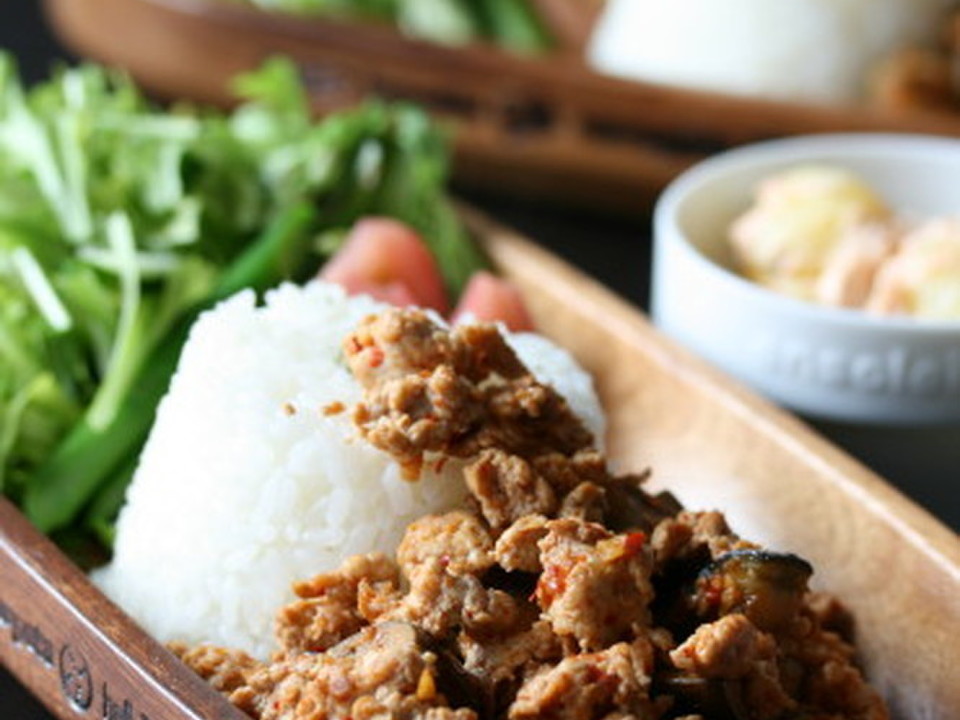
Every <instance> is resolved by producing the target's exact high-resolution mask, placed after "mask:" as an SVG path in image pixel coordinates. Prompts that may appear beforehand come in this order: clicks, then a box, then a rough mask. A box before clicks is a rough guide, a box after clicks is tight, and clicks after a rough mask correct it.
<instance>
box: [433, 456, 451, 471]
mask: <svg viewBox="0 0 960 720" xmlns="http://www.w3.org/2000/svg"><path fill="white" fill-rule="evenodd" d="M447 460H449V458H448V457H447V456H446V455H444V456H443V457H441V458H439V459H438V460H437V461H436V462H435V463H434V464H433V471H434V472H435V473H441V472H443V468H444V467H446V465H447Z"/></svg>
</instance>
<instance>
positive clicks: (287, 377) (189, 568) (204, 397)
mask: <svg viewBox="0 0 960 720" xmlns="http://www.w3.org/2000/svg"><path fill="white" fill-rule="evenodd" d="M383 307H385V306H383V305H382V304H380V303H377V302H375V301H373V300H371V299H370V298H367V297H362V296H361V297H352V298H348V297H347V296H346V295H345V294H344V292H343V291H342V290H341V289H340V288H339V287H338V286H336V285H331V284H328V283H323V282H319V281H315V282H312V283H309V284H308V285H306V286H304V287H298V286H294V285H284V286H281V287H279V288H277V289H276V290H274V291H272V292H270V293H268V294H267V297H266V300H265V304H264V306H262V307H257V306H256V304H255V297H254V295H253V293H252V292H249V291H248V292H243V293H240V294H238V295H236V296H234V297H232V298H230V299H228V300H226V301H224V302H223V303H221V304H220V305H218V306H217V307H216V308H214V309H213V310H211V311H209V312H207V313H204V314H203V315H202V316H201V317H200V318H199V319H198V321H197V322H196V324H195V325H194V327H193V329H192V331H191V333H190V337H189V340H188V342H187V344H186V345H185V347H184V350H183V354H182V356H181V360H180V364H179V367H178V369H177V372H176V375H175V376H174V378H173V380H172V383H171V387H170V390H169V392H168V394H167V396H166V397H165V398H164V400H163V402H162V403H161V405H160V408H159V410H158V414H157V418H156V422H155V424H154V427H153V429H152V431H151V433H150V437H149V439H148V442H147V444H146V447H145V449H144V452H143V454H142V456H141V459H140V464H139V467H138V469H137V471H136V474H135V477H134V480H133V483H132V484H131V486H130V488H129V490H128V492H127V499H126V505H125V506H124V508H123V510H122V512H121V515H120V518H119V522H118V526H117V541H116V545H115V550H114V558H113V561H112V562H111V564H110V565H108V566H106V567H105V568H103V569H101V570H99V571H97V572H95V573H94V579H95V581H96V582H97V583H98V584H99V586H100V587H101V588H102V589H103V590H104V591H105V592H106V593H107V595H108V596H109V597H111V598H112V599H113V600H114V601H115V602H116V603H117V604H118V605H120V606H121V607H122V608H123V609H124V610H126V611H127V612H128V613H129V614H130V615H132V616H133V617H134V618H135V619H136V620H137V621H138V622H140V623H141V625H143V626H144V628H146V630H147V631H148V632H150V633H151V634H152V635H153V636H154V637H155V638H156V639H158V640H160V641H161V642H169V641H183V642H187V643H190V644H199V643H214V644H217V645H223V646H227V647H235V648H240V649H244V650H246V651H247V652H250V653H251V654H253V655H254V656H255V657H259V658H266V657H268V656H269V654H270V653H271V652H272V651H273V650H274V649H275V644H274V640H273V618H274V614H275V612H276V610H277V609H278V608H279V607H280V606H281V605H283V604H284V603H286V602H289V601H291V600H292V599H293V594H292V591H291V589H290V585H291V583H292V582H293V581H295V580H299V579H306V578H309V577H312V576H313V575H315V574H317V573H319V572H324V571H328V570H332V569H335V568H336V567H337V566H339V564H340V563H341V561H342V560H343V559H345V558H346V557H348V556H350V555H353V554H356V553H365V552H371V551H375V550H380V551H385V552H392V551H393V550H394V549H395V548H396V545H397V543H398V542H399V540H400V538H401V537H402V535H403V532H404V530H405V528H406V526H407V524H408V523H409V522H411V521H412V520H414V519H415V518H417V517H420V516H421V515H424V514H426V513H430V512H442V511H445V510H447V509H449V508H451V507H454V506H456V505H458V504H459V503H460V502H462V500H463V499H464V497H465V494H466V491H465V488H464V486H463V482H462V480H461V479H460V477H459V474H458V473H459V470H460V468H461V467H462V465H461V464H459V463H453V462H450V463H447V464H446V465H445V466H444V468H443V471H442V473H441V474H439V475H438V474H435V473H433V472H425V473H424V475H423V477H422V478H421V479H420V480H419V481H418V482H407V481H405V480H403V479H402V478H401V477H400V473H399V469H398V467H397V466H396V464H395V463H394V462H393V461H392V460H391V459H390V458H389V457H388V456H387V455H386V454H385V453H382V452H380V451H378V450H376V449H374V448H373V447H372V446H369V445H368V444H367V443H366V442H364V441H363V440H362V439H360V438H359V437H358V435H357V433H356V431H355V429H354V428H353V427H352V425H351V423H350V420H349V417H348V413H339V414H334V415H328V414H325V413H324V412H323V408H325V407H326V406H328V405H329V404H330V403H333V402H341V403H344V404H345V405H347V406H349V405H350V404H352V403H354V402H356V401H357V400H358V399H359V397H360V388H359V386H358V384H357V383H356V381H355V380H354V379H353V377H352V375H351V374H350V373H349V371H348V370H347V368H346V366H345V364H344V362H343V360H342V356H341V352H340V343H341V341H342V339H343V338H344V337H345V336H346V335H347V334H348V333H349V332H350V331H351V330H353V329H354V327H355V326H356V324H357V323H358V322H359V320H360V319H361V318H363V317H364V316H366V315H368V314H370V313H374V312H377V311H378V310H380V309H382V308H383ZM508 339H509V340H510V341H511V343H512V344H514V345H515V347H516V350H517V352H518V354H519V355H520V357H521V359H522V360H523V361H524V362H526V363H527V364H528V365H529V366H530V367H531V370H533V371H534V372H535V373H537V375H538V377H540V379H541V380H543V381H545V382H549V383H551V384H553V385H554V387H556V388H557V390H558V391H559V392H560V393H561V394H563V395H564V396H565V397H566V398H567V400H568V402H570V404H571V406H572V407H573V408H574V410H575V411H576V412H577V413H578V414H580V416H581V417H582V418H583V419H584V422H585V423H586V424H587V427H589V428H590V429H591V430H592V431H593V432H594V433H595V435H596V436H597V437H598V438H599V437H602V436H603V422H604V420H603V414H602V411H601V409H600V405H599V402H598V400H597V398H596V396H595V394H594V392H593V387H592V383H591V380H590V377H589V376H588V375H587V374H586V373H585V372H584V371H583V370H581V369H580V368H579V367H578V366H577V365H576V363H575V362H574V361H573V360H572V358H571V357H570V356H569V355H568V354H567V353H566V352H565V351H563V350H561V349H559V348H557V347H556V346H554V345H552V344H551V343H550V342H549V341H547V340H545V339H543V338H539V337H535V336H514V337H512V338H508Z"/></svg>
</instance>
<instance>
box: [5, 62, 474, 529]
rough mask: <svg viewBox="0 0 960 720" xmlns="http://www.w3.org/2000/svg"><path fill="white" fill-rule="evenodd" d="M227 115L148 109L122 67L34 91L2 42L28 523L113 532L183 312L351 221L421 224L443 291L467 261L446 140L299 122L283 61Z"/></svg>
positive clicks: (384, 116)
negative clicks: (449, 188)
mask: <svg viewBox="0 0 960 720" xmlns="http://www.w3.org/2000/svg"><path fill="white" fill-rule="evenodd" d="M236 89H237V92H238V94H239V95H240V97H242V98H243V99H244V100H245V102H244V104H242V105H241V106H240V107H238V108H237V109H236V110H235V111H233V112H232V113H229V114H224V113H219V112H214V111H209V110H207V111H205V110H200V109H197V108H193V107H186V106H177V107H173V108H170V109H158V108H156V107H154V106H152V105H151V104H150V103H149V102H148V101H147V100H146V99H145V98H144V97H143V95H142V94H141V93H140V92H139V91H138V90H137V88H136V87H135V86H134V85H133V84H132V83H131V82H130V80H129V79H127V78H126V77H125V76H123V75H120V74H118V73H115V72H111V71H110V70H107V69H104V68H102V67H98V66H95V65H82V66H79V67H73V68H66V69H61V70H59V71H58V72H57V73H56V74H55V75H54V77H52V79H50V80H49V81H48V82H46V83H44V84H41V85H39V86H37V87H35V88H33V89H31V90H27V89H25V88H24V87H23V85H22V84H21V83H20V81H19V79H18V75H17V70H16V67H15V65H14V62H13V61H12V59H11V58H10V57H9V56H6V55H0V423H2V424H0V490H2V491H3V492H4V494H6V495H8V496H9V497H11V498H12V499H13V500H14V501H16V502H18V503H20V504H21V505H22V506H23V508H24V510H25V512H26V513H27V515H28V516H29V517H30V518H31V520H32V521H33V522H34V523H35V524H36V525H37V526H38V527H39V528H41V529H42V530H44V531H48V532H49V531H54V530H58V529H64V530H65V532H66V533H67V534H70V535H71V537H76V536H77V535H78V533H79V534H82V533H83V532H89V533H93V534H95V535H96V536H97V537H99V538H101V539H104V540H109V537H110V535H111V533H112V521H113V517H114V515H115V513H116V511H117V508H118V506H119V503H120V501H121V499H122V497H123V488H124V487H125V484H126V482H127V480H128V479H129V477H130V475H131V473H132V468H133V467H134V463H135V459H136V456H137V454H138V453H139V450H140V447H141V446H142V443H143V441H144V439H145V437H146V434H147V432H148V430H149V427H150V425H151V424H152V421H153V415H154V411H155V409H156V405H157V402H158V401H159V398H160V397H161V396H162V394H163V393H164V392H165V390H166V387H167V385H168V382H169V378H170V375H171V374H172V372H173V369H174V368H175V366H176V362H177V358H178V357H179V352H180V348H181V346H182V344H183V342H184V340H185V338H186V334H187V331H188V329H189V327H190V324H191V323H192V321H193V319H194V318H195V317H196V315H197V313H198V312H200V311H202V310H203V309H204V308H207V307H209V306H211V305H212V304H213V303H215V302H216V301H217V300H219V299H222V298H224V297H226V296H228V295H229V294H231V293H233V292H235V291H237V290H239V289H241V288H244V287H254V288H256V289H260V290H262V289H265V288H267V287H270V286H272V285H274V284H276V283H277V282H279V281H280V280H281V279H284V278H291V279H294V280H302V279H305V278H307V277H309V276H310V275H312V274H313V273H315V272H316V269H317V267H318V266H319V265H320V264H321V262H322V261H323V259H324V257H325V255H326V254H328V253H329V250H330V243H329V242H326V241H325V239H327V240H328V239H329V238H330V237H336V236H341V235H342V234H343V233H344V232H345V231H346V229H347V228H349V226H350V225H351V224H352V223H353V222H354V221H355V220H356V219H357V218H359V217H361V216H363V215H370V214H377V215H388V216H392V217H396V218H399V219H401V220H403V221H405V222H407V223H409V224H410V225H412V226H413V227H415V228H416V229H418V230H419V231H420V232H421V234H422V235H423V237H424V239H425V240H426V241H427V243H428V244H429V245H430V246H431V248H432V250H433V251H434V253H435V254H436V256H437V258H438V260H439V263H440V266H441V270H442V272H443V273H444V276H445V278H446V281H447V283H448V286H449V287H450V289H451V291H452V292H454V293H456V292H458V291H459V289H460V288H461V287H462V285H463V283H464V282H465V279H466V277H467V275H469V273H470V272H471V271H472V270H473V269H475V268H476V267H478V266H480V265H482V258H481V257H480V255H479V254H478V250H477V249H476V248H475V247H474V246H473V244H472V243H471V242H469V239H468V238H467V235H466V233H465V230H464V228H463V227H462V225H461V224H460V222H459V220H458V218H457V216H456V214H455V211H454V210H453V208H452V206H451V204H450V202H449V200H448V198H447V196H446V189H445V188H446V181H447V153H446V147H445V143H444V139H443V137H442V136H441V135H440V134H439V133H438V130H437V128H435V127H434V126H433V125H431V123H430V122H429V121H428V119H427V118H426V117H425V116H424V114H423V113H422V112H421V111H419V110H418V109H416V108H414V107H411V106H406V105H385V104H382V103H376V102H371V103H368V104H366V105H364V106H362V107H360V108H358V109H357V110H354V111H351V112H346V113H343V114H339V115H335V116H331V117H329V118H327V119H326V120H324V121H323V122H320V123H315V122H313V121H312V119H311V117H310V113H309V103H308V99H307V98H306V96H305V94H304V91H303V89H302V86H301V84H300V81H299V78H298V76H297V73H296V71H295V69H294V68H293V67H292V65H290V64H289V63H288V62H286V61H281V60H275V61H270V62H268V63H267V64H265V65H264V67H262V68H261V69H260V70H259V71H257V72H255V73H251V74H249V75H245V76H243V77H241V78H238V80H237V82H236Z"/></svg>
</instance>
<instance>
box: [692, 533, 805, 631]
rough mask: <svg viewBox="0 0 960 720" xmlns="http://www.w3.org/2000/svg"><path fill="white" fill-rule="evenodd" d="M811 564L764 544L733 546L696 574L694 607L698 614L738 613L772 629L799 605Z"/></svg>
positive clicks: (781, 625) (788, 618)
mask: <svg viewBox="0 0 960 720" xmlns="http://www.w3.org/2000/svg"><path fill="white" fill-rule="evenodd" d="M812 574H813V567H812V566H811V565H810V563H808V562H807V561H806V560H804V559H803V558H801V557H798V556H797V555H793V554H790V553H775V552H770V551H768V550H753V549H748V550H733V551H731V552H728V553H725V554H724V555H721V556H720V557H719V558H717V559H716V560H714V561H713V562H712V563H710V564H709V565H708V566H707V567H705V568H704V569H703V570H702V571H701V572H700V575H699V577H698V578H697V582H696V586H695V595H694V607H695V610H696V612H697V615H699V616H700V617H702V618H709V619H714V618H718V617H721V616H723V615H728V614H730V613H743V614H744V615H746V616H747V618H748V619H749V620H750V621H751V622H752V623H753V624H754V625H756V626H757V627H758V628H760V629H761V630H763V631H765V632H772V633H776V632H777V631H778V630H780V629H782V628H784V627H785V626H786V625H787V624H788V623H789V622H790V621H791V620H792V619H793V618H794V617H796V615H797V613H798V612H799V611H800V608H801V606H802V604H803V598H804V595H805V594H806V592H807V582H808V581H809V579H810V576H811V575H812Z"/></svg>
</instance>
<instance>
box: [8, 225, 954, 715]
mask: <svg viewBox="0 0 960 720" xmlns="http://www.w3.org/2000/svg"><path fill="white" fill-rule="evenodd" d="M465 212H466V214H467V216H468V219H470V221H471V222H472V224H473V226H474V227H475V228H476V229H477V230H478V231H479V234H480V235H481V236H482V237H484V238H485V244H486V248H487V249H488V250H489V252H490V255H491V256H492V258H493V260H494V262H495V264H496V265H497V266H498V267H499V269H500V271H501V272H502V273H503V274H504V275H506V276H508V277H510V278H511V279H512V280H513V281H514V282H516V283H517V284H518V285H519V286H520V288H521V289H522V291H523V292H524V294H525V297H526V299H527V301H528V302H529V305H530V308H531V310H532V312H533V314H534V317H535V319H536V321H537V323H538V325H539V327H540V328H541V329H542V332H544V333H545V334H546V335H548V336H550V337H552V338H554V339H555V340H556V341H557V342H559V343H560V344H562V345H563V346H565V347H567V348H568V349H569V350H571V351H572V352H573V353H574V355H575V356H576V357H577V358H578V359H579V360H580V362H581V363H582V364H583V365H584V366H585V367H586V368H587V369H588V370H589V371H591V372H592V373H593V374H594V377H595V378H596V381H597V384H598V389H599V392H600V394H601V397H602V399H603V401H604V404H605V407H606V408H607V411H608V414H609V421H610V432H609V437H608V448H609V451H610V455H611V458H612V461H613V462H614V463H616V465H617V466H618V467H619V468H621V469H633V470H642V469H644V468H647V467H650V468H652V469H653V473H654V475H653V477H654V480H653V482H654V483H655V484H656V485H657V486H666V487H669V488H670V489H671V490H673V491H674V492H675V493H676V494H677V495H678V497H679V498H680V499H681V501H683V502H684V503H685V504H686V505H687V506H688V507H691V508H696V509H708V508H718V509H721V510H723V511H724V512H726V513H727V515H728V517H729V518H730V520H731V523H732V525H733V527H734V528H735V529H736V530H737V531H738V532H740V534H741V535H743V536H745V537H748V538H751V539H756V540H760V541H762V542H764V543H767V544H769V545H771V546H773V547H775V548H778V549H782V550H790V551H794V552H797V553H800V554H802V555H803V556H805V557H807V558H808V559H809V560H811V561H812V562H813V564H814V566H815V567H816V568H817V572H816V575H815V576H814V577H815V582H816V584H817V585H818V586H820V587H823V588H829V589H830V590H831V591H833V592H835V593H836V594H838V595H839V596H840V597H841V598H842V599H843V600H844V601H845V602H847V603H848V604H849V605H850V606H851V607H852V609H853V611H854V612H855V614H856V618H857V622H858V627H859V629H860V632H859V643H860V648H861V651H862V655H863V661H864V663H865V665H866V668H867V670H868V672H869V675H870V677H871V678H872V680H873V682H874V683H875V684H876V685H877V686H878V687H879V688H880V689H881V691H882V692H883V693H884V695H885V696H886V697H887V698H888V700H889V701H890V704H891V707H892V708H893V709H894V711H895V717H896V718H900V719H901V720H907V719H909V720H953V719H954V718H957V717H960V683H958V682H957V668H958V667H960V643H958V642H957V638H960V602H958V601H957V598H958V597H960V538H958V537H957V535H956V534H954V533H953V532H951V531H950V530H948V529H947V528H946V527H944V526H943V525H941V524H940V523H938V522H937V521H936V520H934V519H933V518H932V517H931V516H930V515H928V514H927V513H926V512H924V511H923V510H921V509H920V508H918V507H917V506H916V505H914V504H913V503H911V502H910V501H909V500H907V499H906V498H904V497H903V496H901V495H900V494H899V493H898V492H897V491H896V490H894V489H893V488H892V487H891V486H889V485H888V484H886V483H885V482H884V481H883V480H881V479H880V478H878V477H877V476H875V475H873V474H872V473H871V472H869V471H868V470H866V469H865V468H864V467H862V466H861V465H859V464H858V463H856V462H855V461H854V460H852V459H851V458H850V457H848V456H846V455H845V454H844V453H842V452H841V451H840V450H838V449H836V448H834V447H833V446H831V445H830V444H829V443H827V442H826V441H825V440H823V439H821V438H820V437H819V436H817V435H815V434H814V433H813V432H812V431H810V430H809V429H808V428H807V427H806V426H804V425H803V424H802V423H800V422H799V421H798V420H796V419H795V418H793V417H792V416H790V415H788V414H787V413H785V412H783V411H781V410H779V409H776V408H774V407H773V406H771V405H770V404H769V403H767V402H766V401H763V400H761V399H760V398H758V397H756V396H754V395H753V394H751V393H749V392H748V391H746V390H744V389H742V388H740V387H739V386H737V385H735V384H734V383H733V382H731V381H730V380H728V379H727V378H726V377H725V376H723V375H721V374H720V373H718V372H716V371H714V370H712V369H711V368H709V367H707V366H706V364H705V363H703V362H702V361H700V360H698V359H696V358H694V357H693V356H691V355H690V354H689V353H687V352H685V351H683V350H681V349H679V348H678V347H676V346H674V345H673V344H672V343H671V342H670V341H668V340H666V339H665V338H664V337H662V336H661V335H660V334H658V332H657V331H656V330H655V329H653V328H652V327H651V326H650V325H649V323H648V322H647V320H646V319H645V318H644V317H643V316H642V315H641V314H640V313H639V312H638V311H637V310H636V309H635V308H634V307H632V306H630V305H629V304H627V303H625V302H624V301H623V300H621V299H619V298H618V297H616V296H615V295H613V294H612V293H611V292H609V291H608V290H606V289H605V288H603V287H601V286H600V285H598V284H597V283H595V282H594V281H592V280H590V279H588V278H586V277H584V276H583V275H582V274H580V273H579V272H578V271H577V270H575V269H574V268H572V267H570V266H569V265H567V264H565V263H564V262H563V261H561V260H559V259H557V258H556V257H555V256H553V255H551V254H550V253H548V252H547V251H545V250H543V249H540V248H539V247H538V246H536V245H534V244H532V243H530V242H529V241H526V240H524V239H522V238H520V237H518V236H517V235H515V234H513V233H511V232H510V231H508V230H505V229H503V228H501V227H499V226H496V225H494V224H492V223H491V222H490V221H488V220H487V219H485V218H483V217H481V216H479V215H477V214H475V213H473V212H472V211H470V210H469V209H468V210H465ZM0 578H2V582H0V662H2V663H3V664H5V665H6V666H7V667H8V668H10V670H11V671H12V672H13V673H14V674H15V675H17V676H18V677H19V678H20V679H21V681H22V682H23V683H24V684H25V685H26V686H27V687H28V688H29V689H30V690H31V691H32V692H33V693H35V694H36V695H37V696H38V697H39V698H41V699H42V700H43V702H44V703H45V704H46V705H47V706H48V707H49V708H50V709H51V710H52V711H53V712H54V713H56V714H57V715H58V716H59V717H62V718H64V719H65V720H66V719H68V718H77V717H97V718H100V717H131V718H138V719H141V718H151V719H152V720H158V719H160V718H163V719H164V720H181V719H183V720H186V719H188V718H189V719H191V720H199V719H200V718H224V719H227V718H234V719H235V720H239V718H240V717H241V716H240V714H239V713H238V712H237V711H235V710H233V709H232V708H231V707H230V706H228V705H227V704H226V702H225V701H223V700H221V698H220V697H219V696H217V695H216V694H215V693H214V692H213V691H212V690H211V689H209V688H208V687H207V686H206V685H205V684H204V683H202V682H201V681H200V680H199V679H198V678H196V677H195V676H194V675H193V674H192V673H191V672H190V671H189V670H187V669H186V668H185V667H184V666H182V665H181V664H180V663H179V661H177V660H176V659H175V658H173V656H171V655H169V654H168V653H167V652H166V651H165V650H164V649H163V648H162V647H161V646H159V645H158V644H157V643H155V642H153V641H152V640H151V639H150V638H149V637H148V636H147V635H146V634H145V633H144V632H143V631H142V630H140V629H139V628H138V627H137V626H136V625H135V624H134V623H132V622H131V621H130V620H129V619H127V617H126V616H125V615H124V614H123V613H121V612H120V611H119V610H117V609H116V608H115V607H114V606H113V605H111V604H110V603H109V602H108V601H107V600H106V599H105V598H104V597H103V596H102V595H100V593H99V592H98V591H97V590H96V589H94V588H93V586H91V585H90V584H89V583H88V581H87V579H86V577H85V576H84V575H83V574H82V573H81V572H80V571H79V570H78V569H77V568H76V567H75V566H73V565H72V564H71V563H70V562H69V561H67V559H66V558H65V557H64V556H63V555H61V554H60V552H59V551H58V550H57V549H56V548H55V547H54V546H53V545H52V544H51V543H50V542H49V541H47V540H46V539H45V538H43V537H41V536H40V535H38V534H37V533H36V532H35V531H34V530H33V529H32V528H31V527H30V526H29V525H28V523H27V522H26V520H24V518H23V517H22V516H21V515H20V514H19V513H18V512H17V510H15V509H14V508H13V507H12V506H11V505H9V503H6V502H5V501H3V500H2V499H0ZM111 710H113V711H115V712H117V713H120V712H128V713H132V714H125V715H115V714H110V713H111Z"/></svg>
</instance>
